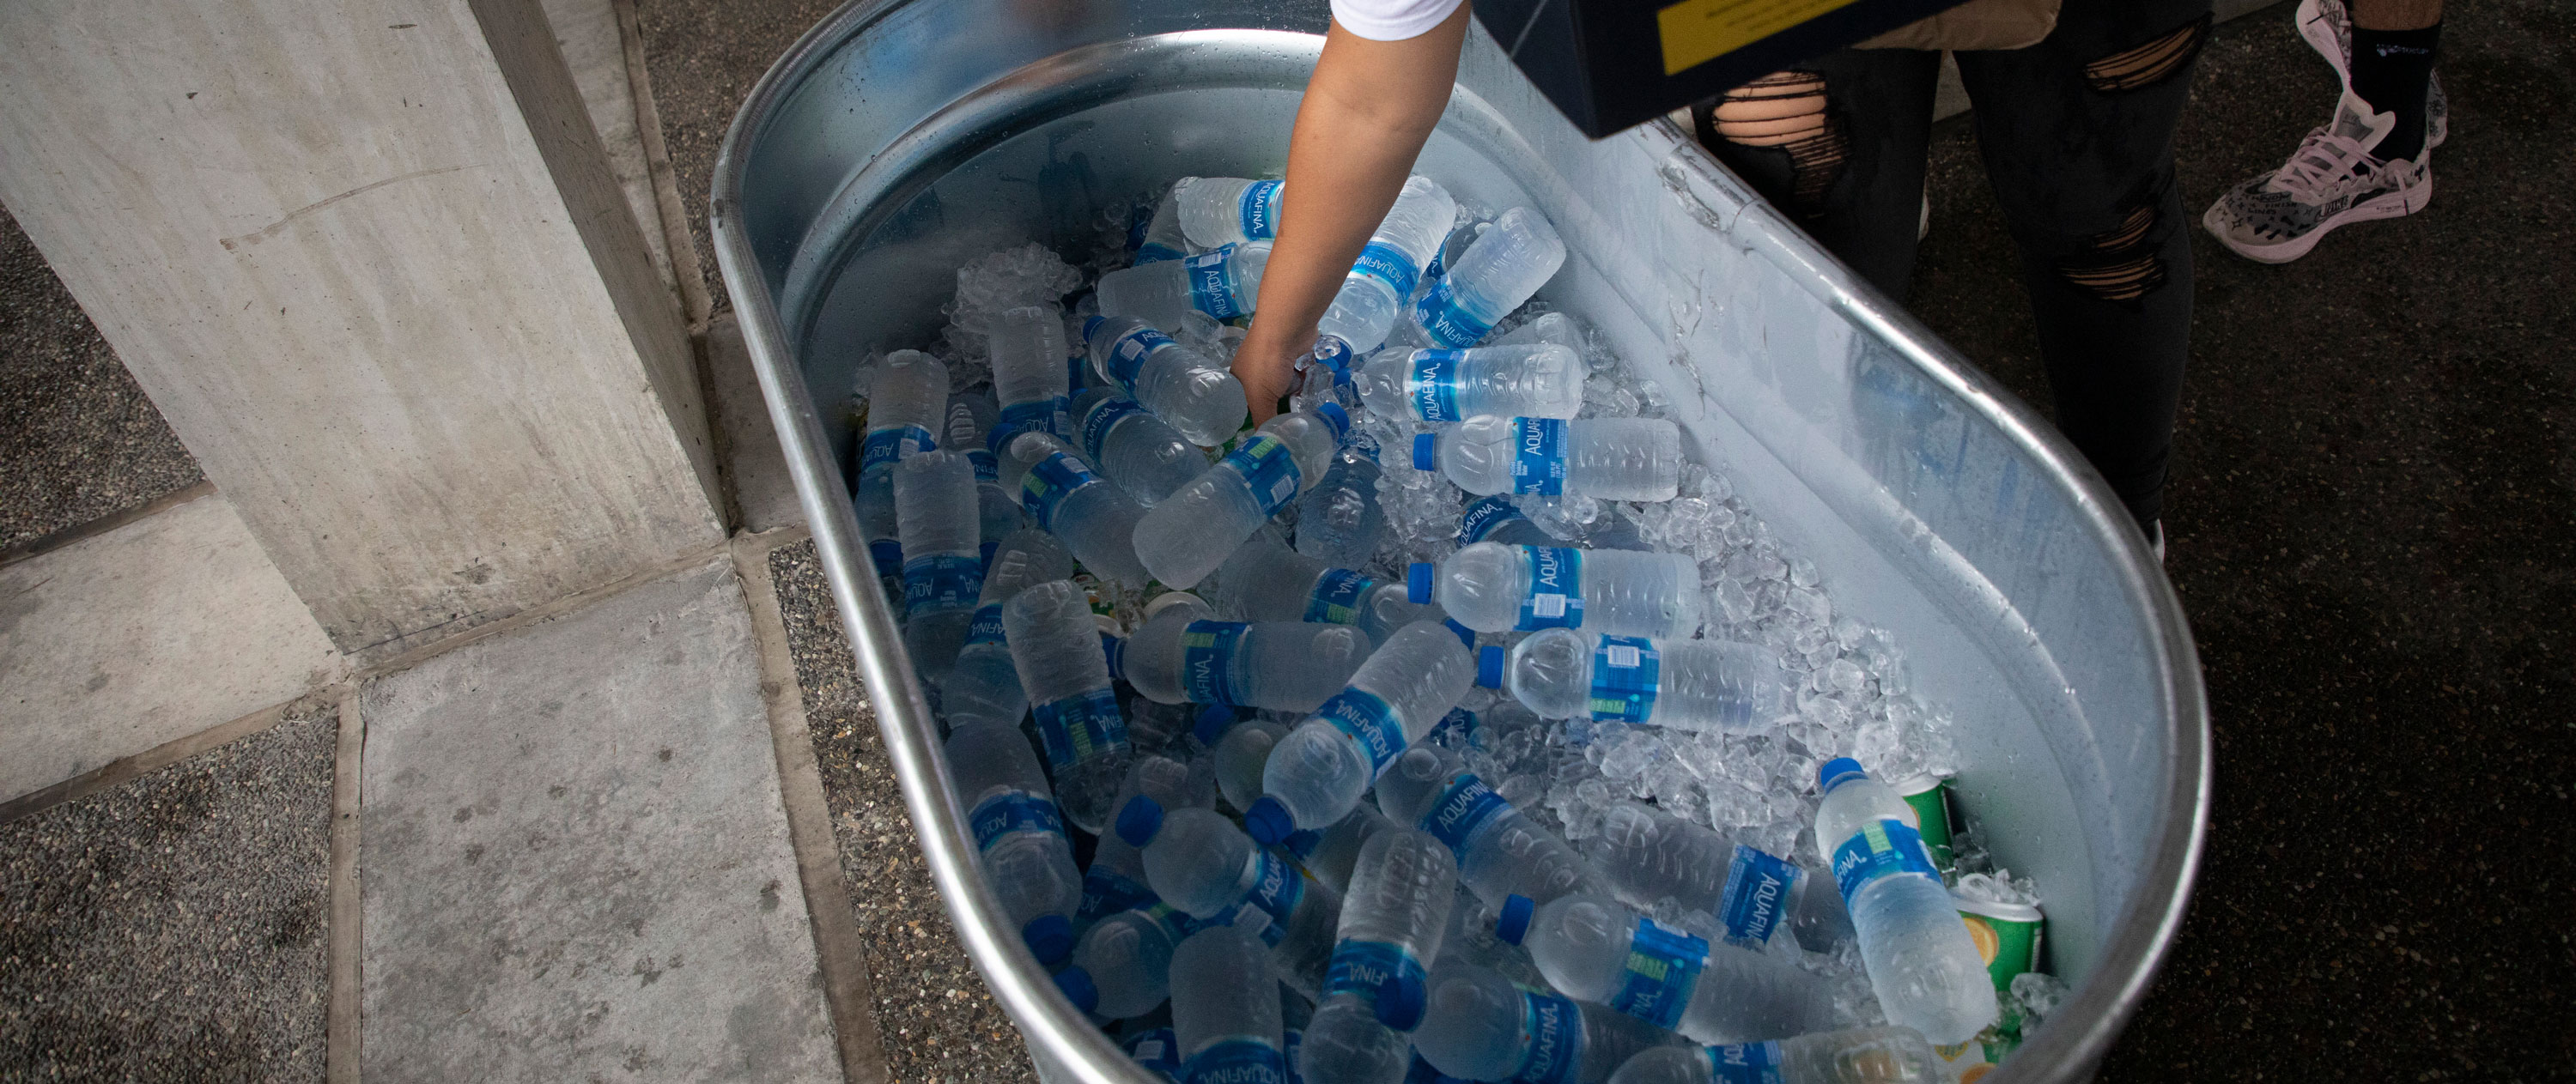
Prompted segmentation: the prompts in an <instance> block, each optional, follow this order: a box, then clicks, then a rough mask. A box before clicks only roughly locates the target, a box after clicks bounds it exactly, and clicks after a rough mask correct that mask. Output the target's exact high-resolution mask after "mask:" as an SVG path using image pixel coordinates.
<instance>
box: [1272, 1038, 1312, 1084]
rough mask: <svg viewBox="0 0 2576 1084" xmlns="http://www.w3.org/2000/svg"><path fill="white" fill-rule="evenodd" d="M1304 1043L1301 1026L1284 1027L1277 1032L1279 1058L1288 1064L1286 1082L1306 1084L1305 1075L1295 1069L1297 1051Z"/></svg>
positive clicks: (1289, 1083)
mask: <svg viewBox="0 0 2576 1084" xmlns="http://www.w3.org/2000/svg"><path fill="white" fill-rule="evenodd" d="M1305 1045H1306V1032H1305V1030H1304V1029H1302V1028H1286V1029H1283V1030H1281V1031H1280V1033H1279V1051H1280V1054H1281V1057H1280V1060H1281V1061H1283V1062H1286V1063H1287V1065H1288V1084H1306V1075H1305V1074H1303V1073H1300V1072H1298V1071H1297V1051H1298V1050H1299V1049H1301V1048H1303V1047H1304V1046H1305Z"/></svg>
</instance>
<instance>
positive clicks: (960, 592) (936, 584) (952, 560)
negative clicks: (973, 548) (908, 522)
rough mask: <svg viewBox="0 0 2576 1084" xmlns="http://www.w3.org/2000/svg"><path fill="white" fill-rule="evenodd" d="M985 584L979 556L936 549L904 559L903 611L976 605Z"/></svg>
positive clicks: (960, 607)
mask: <svg viewBox="0 0 2576 1084" xmlns="http://www.w3.org/2000/svg"><path fill="white" fill-rule="evenodd" d="M983 584H984V563H983V561H982V560H980V559H978V558H975V557H971V556H967V555H965V554H957V553H935V554H932V555H930V556H928V557H915V558H913V559H911V560H909V561H905V562H904V563H903V612H904V613H905V614H906V615H907V616H909V615H912V614H921V613H935V612H938V611H941V610H962V609H966V608H967V607H970V606H973V605H975V596H976V594H977V593H978V592H979V591H980V590H981V589H982V587H983Z"/></svg>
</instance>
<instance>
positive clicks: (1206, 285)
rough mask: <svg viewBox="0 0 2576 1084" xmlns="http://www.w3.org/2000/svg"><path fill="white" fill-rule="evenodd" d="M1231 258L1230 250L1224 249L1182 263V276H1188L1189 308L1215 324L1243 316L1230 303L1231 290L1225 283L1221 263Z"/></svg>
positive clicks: (1237, 308) (1232, 303)
mask: <svg viewBox="0 0 2576 1084" xmlns="http://www.w3.org/2000/svg"><path fill="white" fill-rule="evenodd" d="M1233 258H1234V246H1233V245H1226V246H1223V247H1221V248H1218V249H1217V250H1216V251H1213V252H1202V253H1199V254H1198V255H1196V256H1192V257H1190V258H1189V259H1187V260H1185V261H1182V265H1181V266H1182V268H1183V271H1182V274H1184V275H1186V276H1188V278H1189V283H1190V307H1191V308H1194V309H1197V310H1199V311H1200V312H1203V313H1206V314H1208V315H1210V316H1213V317H1216V318H1217V319H1219V320H1231V319H1233V318H1235V317H1237V316H1241V315H1243V306H1241V305H1238V304H1235V303H1234V288H1233V287H1232V286H1231V285H1230V284H1228V283H1227V282H1226V274H1225V262H1226V261H1227V260H1230V259H1233Z"/></svg>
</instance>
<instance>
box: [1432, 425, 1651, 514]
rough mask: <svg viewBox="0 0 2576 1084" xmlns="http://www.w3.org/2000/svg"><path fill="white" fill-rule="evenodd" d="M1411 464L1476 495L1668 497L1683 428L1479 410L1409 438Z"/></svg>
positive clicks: (1595, 497) (1642, 499) (1606, 499)
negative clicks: (1510, 415) (1516, 415)
mask: <svg viewBox="0 0 2576 1084" xmlns="http://www.w3.org/2000/svg"><path fill="white" fill-rule="evenodd" d="M1413 468H1414V469H1415V470H1426V471H1438V472H1440V473H1441V474H1442V475H1443V476H1445V477H1447V478H1448V479H1449V481H1451V482H1452V483H1455V484H1456V485H1457V486H1458V488H1460V489H1463V490H1466V491H1467V492H1469V493H1473V494H1475V495H1477V496H1480V497H1490V496H1493V495H1495V494H1497V493H1528V494H1538V495H1541V496H1550V497H1555V496H1570V497H1591V498H1594V499H1596V500H1604V501H1646V502H1649V503H1652V502H1656V501H1669V500H1671V499H1673V497H1674V496H1675V495H1677V494H1679V493H1680V492H1681V484H1682V431H1681V427H1679V426H1676V425H1674V424H1673V423H1671V422H1669V421H1666V420H1664V419H1662V418H1584V419H1579V420H1575V421H1566V420H1564V419H1561V418H1504V417H1497V416H1495V415H1491V414H1482V415H1478V416H1476V417H1473V418H1469V419H1467V420H1466V421H1464V422H1461V423H1459V424H1457V425H1452V426H1444V427H1442V429H1441V431H1440V432H1438V433H1423V434H1420V435H1418V436H1416V437H1414V438H1413Z"/></svg>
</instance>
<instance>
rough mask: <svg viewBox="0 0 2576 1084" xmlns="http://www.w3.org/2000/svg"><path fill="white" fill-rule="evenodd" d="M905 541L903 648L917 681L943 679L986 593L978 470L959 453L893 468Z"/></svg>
mask: <svg viewBox="0 0 2576 1084" xmlns="http://www.w3.org/2000/svg"><path fill="white" fill-rule="evenodd" d="M894 507H895V519H896V521H897V524H898V526H899V528H900V530H901V536H902V540H903V553H904V559H903V643H904V649H905V650H906V651H908V652H910V653H911V655H912V664H913V668H914V670H915V671H916V672H918V673H919V674H920V675H921V677H922V679H923V680H925V681H929V682H932V683H934V684H938V683H942V682H945V681H946V680H947V679H948V671H949V668H950V667H951V666H952V665H954V664H955V663H956V662H957V652H958V649H960V648H962V647H964V646H966V633H967V626H968V625H971V624H973V623H974V620H975V597H976V595H977V594H978V593H980V592H981V591H982V589H983V583H984V559H983V552H982V548H981V543H982V526H981V524H979V523H978V522H977V515H976V507H975V467H974V464H972V463H970V462H968V460H967V459H966V457H965V456H964V455H962V454H960V453H957V452H947V451H939V452H924V453H922V454H920V455H916V456H913V457H912V458H910V459H906V460H904V461H903V462H901V463H897V464H895V468H894Z"/></svg>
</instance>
